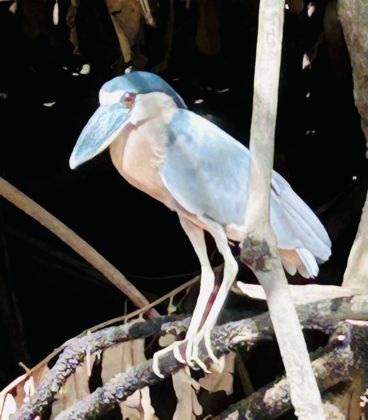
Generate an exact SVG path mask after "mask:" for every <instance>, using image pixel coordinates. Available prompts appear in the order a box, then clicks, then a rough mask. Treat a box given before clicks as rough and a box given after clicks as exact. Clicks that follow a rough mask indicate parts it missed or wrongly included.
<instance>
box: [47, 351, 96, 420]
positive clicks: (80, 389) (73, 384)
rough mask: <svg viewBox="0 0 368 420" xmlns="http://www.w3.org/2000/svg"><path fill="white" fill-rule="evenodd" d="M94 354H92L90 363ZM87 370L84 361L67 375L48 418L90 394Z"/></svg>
mask: <svg viewBox="0 0 368 420" xmlns="http://www.w3.org/2000/svg"><path fill="white" fill-rule="evenodd" d="M94 360H95V356H94V355H92V362H91V363H92V364H93V362H94ZM88 382H89V372H88V368H87V365H86V363H83V364H82V365H80V366H78V367H77V369H76V370H75V372H74V373H73V374H72V375H71V376H69V378H68V379H67V381H66V383H65V384H64V386H63V387H62V388H61V390H60V391H59V393H58V394H57V396H56V400H55V401H54V403H53V404H52V409H51V416H50V418H51V419H53V418H55V417H56V416H57V415H58V414H59V413H61V412H62V411H64V410H65V409H67V408H68V407H71V406H72V405H73V404H74V403H75V402H76V401H79V400H82V399H83V398H85V397H87V396H88V395H89V394H90V390H89V384H88Z"/></svg>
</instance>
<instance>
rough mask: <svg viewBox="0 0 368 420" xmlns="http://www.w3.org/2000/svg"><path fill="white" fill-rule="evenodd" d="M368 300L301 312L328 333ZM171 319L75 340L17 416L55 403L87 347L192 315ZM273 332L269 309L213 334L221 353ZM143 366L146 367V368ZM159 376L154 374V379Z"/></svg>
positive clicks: (364, 313)
mask: <svg viewBox="0 0 368 420" xmlns="http://www.w3.org/2000/svg"><path fill="white" fill-rule="evenodd" d="M367 302H368V294H367V295H360V296H350V297H343V298H337V299H333V300H330V299H326V300H323V301H319V302H314V303H309V304H307V305H299V306H298V314H299V317H300V319H301V322H302V323H303V326H304V327H305V328H310V329H311V328H317V329H320V330H322V331H324V332H326V333H331V332H333V331H334V329H335V327H336V324H337V322H339V321H342V320H345V319H360V320H362V319H368V305H367ZM169 320H170V318H169V317H165V318H161V319H159V320H157V321H152V320H149V321H139V322H137V321H133V323H130V324H125V325H123V326H119V327H111V328H108V329H105V330H102V331H98V332H96V333H93V334H91V335H89V336H85V337H81V338H77V339H74V340H71V341H70V343H69V345H68V347H67V349H66V350H65V352H64V353H63V354H62V355H61V356H60V358H59V360H58V362H57V363H56V364H55V365H54V367H53V368H52V370H51V371H50V372H49V374H48V375H47V377H46V378H45V379H44V380H43V382H42V384H41V386H40V387H39V389H38V390H37V391H36V393H35V394H34V395H33V397H32V399H31V401H30V402H29V404H27V405H25V406H24V407H22V409H21V411H20V412H19V413H18V415H17V418H19V419H20V418H22V419H33V418H34V417H35V416H36V415H40V414H42V412H43V411H44V409H45V408H46V407H47V406H48V405H49V404H51V403H52V401H53V399H54V397H55V395H56V393H57V392H58V391H59V390H60V388H61V386H62V385H63V384H64V383H65V381H66V379H67V378H68V376H70V375H71V374H72V373H73V372H74V371H75V369H76V368H77V366H79V365H80V364H82V363H83V361H84V359H85V356H86V353H87V351H90V352H95V351H101V350H103V349H104V348H106V347H108V346H111V345H113V344H116V343H119V342H123V341H126V340H129V339H135V338H143V337H148V336H150V335H160V334H165V333H167V332H170V333H175V334H178V333H179V332H181V331H183V332H184V331H185V329H186V327H187V325H188V324H189V319H186V320H182V321H176V322H167V321H169ZM272 332H273V331H272V325H271V322H270V318H269V315H268V313H265V314H262V315H258V316H256V317H253V318H248V319H243V320H241V321H237V322H230V323H228V324H225V325H223V326H221V327H218V328H217V329H216V330H215V332H214V335H213V343H214V348H215V350H216V351H217V352H218V354H221V353H223V352H225V351H227V350H228V348H230V349H232V348H234V347H236V346H237V345H240V344H242V345H247V346H248V347H250V346H252V345H254V344H255V343H257V342H258V341H259V340H262V339H267V338H270V337H271V336H272ZM165 360H166V359H163V360H162V366H164V367H162V366H161V369H162V370H165V369H166V368H165V366H166V365H165V363H166V361H165ZM168 360H169V359H168ZM170 360H171V359H170ZM179 367H180V364H178V362H176V361H175V359H174V360H173V361H170V363H169V365H168V366H167V369H166V371H167V375H169V374H170V372H171V370H172V369H178V368H179ZM142 369H143V370H144V371H145V369H146V368H142ZM129 372H130V371H129ZM139 372H140V371H139ZM127 374H128V373H127ZM130 374H131V372H130V373H129V375H130ZM141 374H142V373H141ZM132 375H133V374H132ZM156 379H157V378H154V381H156ZM157 380H158V379H157ZM150 383H151V382H150ZM141 385H142V386H145V385H143V384H137V388H136V389H138V388H139V387H141ZM126 396H127V395H126ZM111 404H112V403H111ZM106 409H107V408H106ZM96 410H97V408H96ZM103 410H105V408H103Z"/></svg>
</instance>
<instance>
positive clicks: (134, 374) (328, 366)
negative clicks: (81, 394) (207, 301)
mask: <svg viewBox="0 0 368 420" xmlns="http://www.w3.org/2000/svg"><path fill="white" fill-rule="evenodd" d="M232 324H236V323H232ZM239 325H241V322H239V323H238V326H239ZM356 330H358V331H356ZM355 331H356V332H355ZM245 332H246V334H245V336H248V334H247V333H248V331H245ZM243 337H244V335H243ZM247 338H249V336H248V337H247ZM367 338H368V329H367V325H364V327H363V326H362V327H359V326H358V327H355V326H354V328H351V325H350V323H349V322H347V323H346V324H344V325H342V326H341V327H340V328H339V330H338V331H337V332H336V335H335V337H334V339H333V340H332V343H331V344H330V346H331V347H335V348H334V349H333V350H332V351H330V352H328V353H327V354H325V355H323V356H322V357H321V358H320V359H318V360H316V361H315V362H314V363H313V367H314V369H315V373H316V375H317V377H318V381H319V385H320V387H321V390H325V389H328V388H330V387H331V386H333V385H335V384H337V383H339V382H340V381H342V380H344V379H348V378H350V377H351V376H352V375H353V374H354V373H355V372H356V370H357V369H360V367H361V365H362V363H365V362H366V360H365V358H363V357H362V355H364V348H365V343H366V340H367ZM213 339H214V340H213V344H215V345H214V347H213V348H214V350H215V352H216V354H217V355H222V354H224V353H226V352H227V351H229V349H230V348H234V347H235V346H237V345H240V344H244V341H242V339H241V335H240V336H239V331H237V333H236V334H234V331H233V328H232V325H231V324H227V325H225V326H222V327H218V328H216V330H215V331H214V334H213ZM200 357H201V358H202V359H204V357H205V354H203V353H202V354H200ZM179 368H180V363H178V361H177V360H176V359H175V358H174V356H173V354H172V353H169V354H167V355H164V356H163V357H162V358H161V364H160V370H161V373H162V374H163V375H164V376H169V375H170V374H172V373H173V372H175V371H176V370H178V369H179ZM159 381H160V378H158V377H157V376H156V375H155V374H154V373H153V371H152V360H150V361H147V362H146V363H144V364H142V365H140V366H138V367H134V368H131V369H129V370H127V371H126V372H124V373H119V374H117V375H115V376H114V377H113V378H112V379H111V380H110V381H109V382H107V383H106V384H105V385H104V386H103V387H101V388H98V389H97V390H96V391H95V392H93V393H92V394H90V395H89V396H88V397H87V398H86V399H84V400H83V401H79V402H77V403H76V404H75V405H74V406H73V407H71V408H70V409H68V410H66V411H64V412H62V413H61V414H60V415H59V416H58V417H57V420H64V419H69V418H73V419H89V418H96V417H97V416H101V415H103V414H105V413H106V412H107V411H108V410H110V409H111V408H113V407H114V405H115V404H116V402H117V401H122V400H124V399H126V398H127V397H128V396H129V395H131V394H132V393H133V392H134V391H136V390H137V389H139V388H141V387H144V386H148V385H153V384H155V383H157V382H159ZM288 388H289V386H288V384H287V381H286V379H283V380H281V381H279V382H278V383H277V384H276V386H271V387H265V388H263V389H262V390H261V391H258V392H257V393H255V394H253V395H256V396H258V398H260V399H259V400H256V399H255V398H254V397H253V395H252V396H250V397H249V398H248V399H247V400H248V401H249V400H250V401H251V402H252V404H253V405H254V406H255V408H256V407H257V405H259V404H261V406H262V407H260V408H262V410H263V405H264V403H263V401H266V402H267V400H268V399H269V398H270V397H272V396H271V395H270V394H271V393H272V394H274V393H275V394H276V395H275V396H274V397H273V398H272V400H273V402H277V403H278V404H276V407H277V409H278V411H279V413H282V412H283V411H286V410H287V409H288V408H290V406H291V403H290V399H289V395H288ZM248 406H249V403H248ZM255 408H254V409H255ZM266 408H267V407H266ZM270 409H271V408H270V407H268V410H270ZM252 412H253V409H252ZM243 413H244V415H243V416H239V417H238V418H249V416H246V415H245V412H244V411H243ZM258 413H259V414H260V415H262V416H261V417H257V418H270V417H268V416H265V417H263V415H264V412H263V411H261V410H259V409H258ZM248 414H249V412H248ZM225 418H232V417H225ZM251 418H254V416H252V417H251ZM271 418H274V417H271Z"/></svg>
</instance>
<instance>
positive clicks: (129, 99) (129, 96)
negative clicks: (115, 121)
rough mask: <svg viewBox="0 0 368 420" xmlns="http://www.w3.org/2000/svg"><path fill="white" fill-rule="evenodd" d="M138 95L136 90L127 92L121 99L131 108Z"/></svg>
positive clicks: (126, 106)
mask: <svg viewBox="0 0 368 420" xmlns="http://www.w3.org/2000/svg"><path fill="white" fill-rule="evenodd" d="M136 96H137V94H136V93H134V92H125V93H124V94H123V96H122V97H121V99H120V102H121V103H122V104H123V105H124V106H125V108H131V107H132V106H133V105H134V101H135V97H136Z"/></svg>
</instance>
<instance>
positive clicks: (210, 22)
mask: <svg viewBox="0 0 368 420" xmlns="http://www.w3.org/2000/svg"><path fill="white" fill-rule="evenodd" d="M196 42H197V45H198V48H199V49H200V51H201V52H202V53H204V54H207V55H216V54H217V53H218V52H219V51H220V48H221V36H220V16H219V10H218V6H217V4H216V2H214V1H212V0H199V1H198V22H197V34H196Z"/></svg>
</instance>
